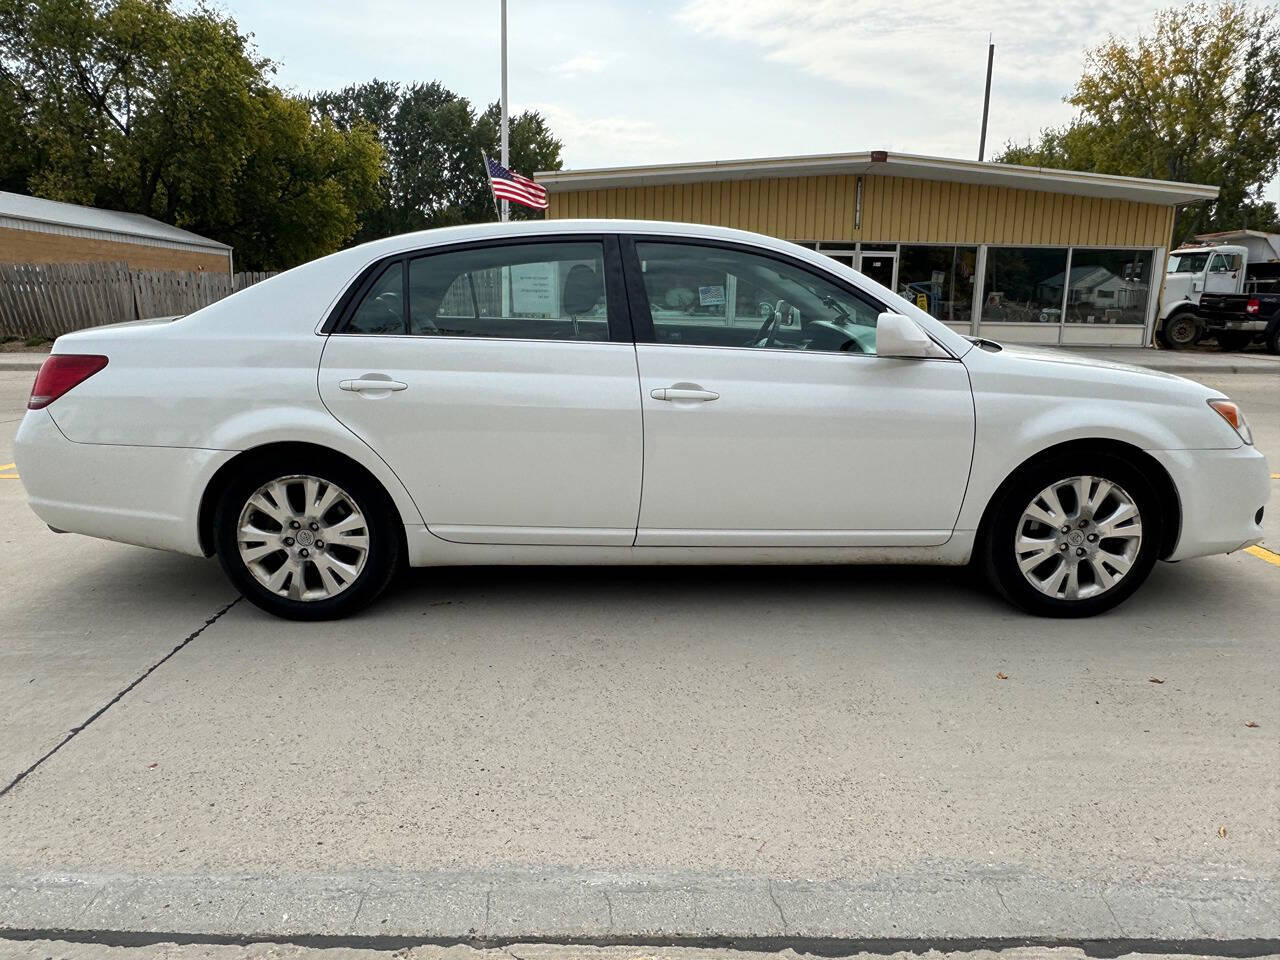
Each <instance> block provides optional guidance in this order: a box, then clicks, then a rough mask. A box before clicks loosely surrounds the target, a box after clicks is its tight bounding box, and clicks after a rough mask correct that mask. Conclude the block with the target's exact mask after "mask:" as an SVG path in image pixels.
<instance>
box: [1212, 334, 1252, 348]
mask: <svg viewBox="0 0 1280 960" xmlns="http://www.w3.org/2000/svg"><path fill="white" fill-rule="evenodd" d="M1217 340H1218V346H1220V347H1221V348H1222V349H1223V350H1229V351H1231V352H1232V353H1235V352H1237V351H1240V350H1243V349H1244V348H1245V347H1247V346H1249V344H1251V343H1253V334H1252V333H1249V332H1248V331H1239V330H1227V331H1223V332H1222V333H1219V334H1217Z"/></svg>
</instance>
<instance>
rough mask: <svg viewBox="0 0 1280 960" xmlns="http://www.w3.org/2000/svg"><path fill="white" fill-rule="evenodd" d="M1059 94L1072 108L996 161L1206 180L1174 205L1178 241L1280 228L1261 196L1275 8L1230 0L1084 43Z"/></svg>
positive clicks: (1272, 88)
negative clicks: (1188, 200) (1129, 37)
mask: <svg viewBox="0 0 1280 960" xmlns="http://www.w3.org/2000/svg"><path fill="white" fill-rule="evenodd" d="M1066 102H1067V103H1070V104H1071V105H1073V106H1075V107H1077V108H1079V114H1078V115H1077V116H1076V117H1075V118H1074V119H1073V120H1072V121H1071V122H1070V123H1069V124H1067V125H1066V126H1065V127H1061V128H1056V129H1053V128H1051V129H1046V130H1044V131H1042V132H1041V135H1040V138H1039V140H1038V141H1035V142H1031V143H1026V144H1009V145H1007V146H1006V149H1005V151H1004V153H1003V154H1002V155H1001V156H999V157H998V158H997V160H999V161H1000V162H1003V163H1021V164H1028V165H1033V166H1049V167H1060V168H1066V169H1070V170H1090V171H1095V172H1098V173H1113V174H1121V175H1126V176H1135V177H1152V178H1155V179H1160V180H1181V181H1189V182H1192V183H1209V184H1215V185H1217V186H1218V187H1220V188H1221V195H1220V196H1219V198H1218V200H1217V201H1216V202H1213V203H1207V204H1192V205H1190V206H1187V207H1184V208H1182V210H1181V211H1180V213H1179V216H1178V222H1177V226H1176V228H1175V236H1174V240H1175V242H1180V241H1181V240H1183V239H1185V238H1186V237H1188V236H1191V235H1193V234H1197V233H1204V232H1208V231H1213V230H1230V229H1237V228H1250V229H1256V230H1280V216H1278V215H1277V210H1276V206H1275V204H1274V203H1271V202H1269V201H1266V200H1264V199H1263V196H1262V193H1263V190H1264V189H1265V187H1266V184H1267V183H1269V182H1270V181H1271V180H1272V179H1273V178H1274V177H1275V176H1276V175H1277V173H1278V172H1280V8H1274V7H1272V8H1268V7H1265V6H1263V7H1254V6H1250V5H1248V4H1246V3H1243V2H1237V0H1224V2H1221V3H1218V4H1215V5H1210V4H1206V3H1195V4H1189V5H1187V6H1183V7H1176V8H1173V9H1169V10H1165V11H1163V12H1161V13H1160V14H1158V15H1157V17H1156V21H1155V25H1154V31H1153V32H1152V33H1151V34H1144V35H1142V36H1139V37H1138V38H1137V39H1136V40H1134V41H1132V42H1129V41H1125V40H1123V39H1119V38H1116V37H1111V38H1110V39H1108V40H1107V41H1106V42H1105V43H1103V44H1101V45H1100V46H1098V47H1096V48H1094V49H1093V50H1091V51H1089V53H1088V56H1087V58H1086V62H1085V70H1084V74H1083V75H1082V76H1081V78H1080V80H1079V82H1078V83H1077V84H1076V88H1075V91H1074V92H1073V93H1072V94H1071V95H1070V96H1069V97H1067V98H1066Z"/></svg>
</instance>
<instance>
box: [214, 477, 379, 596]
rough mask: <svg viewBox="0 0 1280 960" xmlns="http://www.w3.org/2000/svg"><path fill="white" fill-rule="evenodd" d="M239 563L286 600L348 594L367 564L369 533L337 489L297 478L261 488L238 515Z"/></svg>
mask: <svg viewBox="0 0 1280 960" xmlns="http://www.w3.org/2000/svg"><path fill="white" fill-rule="evenodd" d="M238 529H239V533H238V534H237V544H238V546H239V549H240V559H241V560H243V561H244V565H245V566H246V567H247V568H248V569H249V572H250V573H251V574H253V577H254V579H255V580H257V581H258V582H259V583H260V584H262V585H263V586H264V587H266V588H267V589H268V590H270V591H271V592H272V593H276V594H279V595H280V596H282V597H288V598H289V599H290V600H325V599H327V598H329V597H332V596H336V595H337V594H339V593H341V592H342V591H343V590H346V589H347V588H348V587H349V586H351V584H352V583H354V582H355V580H356V578H357V577H359V576H360V572H361V571H362V570H364V565H365V563H366V561H367V560H368V559H369V527H368V524H367V523H366V522H365V518H364V514H362V513H361V512H360V508H359V507H358V506H356V502H355V500H353V499H352V498H351V495H350V494H348V493H347V492H346V491H345V490H343V489H342V488H341V487H339V486H338V485H337V484H333V483H330V482H329V481H327V480H321V479H320V478H319V477H310V476H306V475H302V474H299V475H297V476H288V477H280V478H279V479H278V480H272V481H270V482H269V483H265V484H263V485H262V486H261V487H259V488H258V489H257V491H256V492H255V493H254V494H253V495H252V496H251V497H249V499H248V501H247V502H246V503H245V505H244V509H243V510H241V511H240V524H239V528H238Z"/></svg>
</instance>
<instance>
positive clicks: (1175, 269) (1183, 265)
mask: <svg viewBox="0 0 1280 960" xmlns="http://www.w3.org/2000/svg"><path fill="white" fill-rule="evenodd" d="M1208 262H1209V254H1207V253H1173V254H1170V255H1169V269H1168V270H1167V271H1166V272H1168V273H1201V272H1203V270H1204V265H1205V264H1206V263H1208Z"/></svg>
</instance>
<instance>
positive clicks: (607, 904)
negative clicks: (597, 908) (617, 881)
mask: <svg viewBox="0 0 1280 960" xmlns="http://www.w3.org/2000/svg"><path fill="white" fill-rule="evenodd" d="M600 892H601V893H602V894H604V908H605V910H606V911H607V912H608V914H609V932H610V933H612V932H613V900H612V899H610V897H609V891H608V890H601V891H600Z"/></svg>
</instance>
